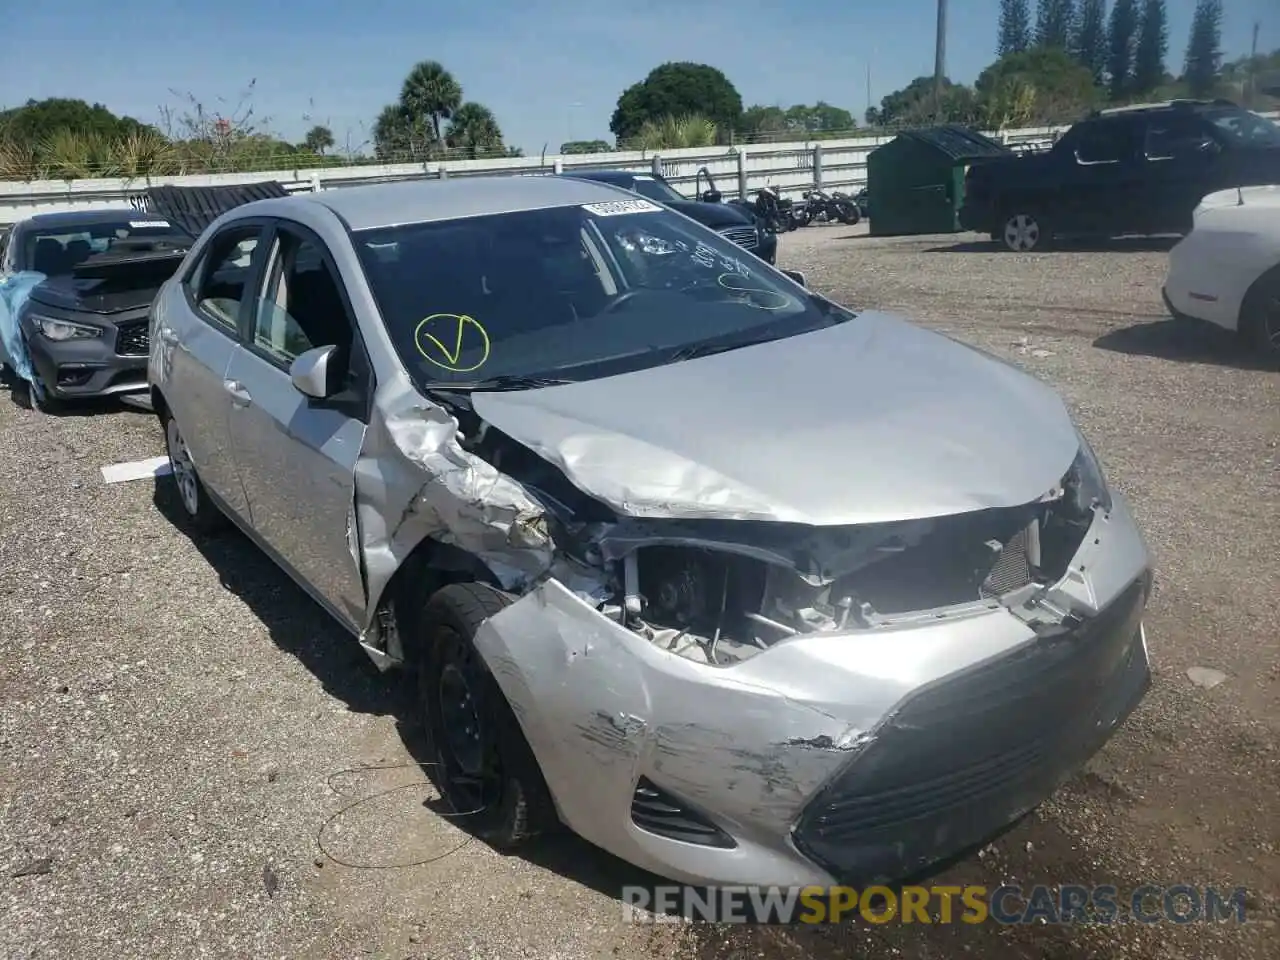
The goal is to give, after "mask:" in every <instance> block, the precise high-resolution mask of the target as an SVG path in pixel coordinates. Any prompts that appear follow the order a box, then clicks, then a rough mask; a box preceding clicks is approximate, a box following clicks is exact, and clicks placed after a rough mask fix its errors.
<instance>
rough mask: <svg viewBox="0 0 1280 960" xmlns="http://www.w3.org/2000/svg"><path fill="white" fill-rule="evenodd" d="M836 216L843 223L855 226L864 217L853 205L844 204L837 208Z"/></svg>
mask: <svg viewBox="0 0 1280 960" xmlns="http://www.w3.org/2000/svg"><path fill="white" fill-rule="evenodd" d="M836 216H838V217H839V218H840V222H841V223H847V224H850V225H853V224H855V223H857V222H858V221H859V220H861V219H862V215H861V214H860V213H859V212H858V208H857V207H856V206H855V205H854V204H852V203H842V204H840V205H839V206H838V207H836Z"/></svg>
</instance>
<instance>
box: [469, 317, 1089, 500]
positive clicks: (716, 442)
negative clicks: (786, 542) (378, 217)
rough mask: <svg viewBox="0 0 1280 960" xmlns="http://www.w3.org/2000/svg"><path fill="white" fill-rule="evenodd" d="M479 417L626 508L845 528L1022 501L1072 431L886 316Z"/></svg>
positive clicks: (1052, 470) (522, 396)
mask: <svg viewBox="0 0 1280 960" xmlns="http://www.w3.org/2000/svg"><path fill="white" fill-rule="evenodd" d="M472 403H473V405H474V408H475V412H476V413H477V414H478V415H479V416H481V417H482V418H483V419H484V420H486V421H487V422H488V423H489V424H491V425H492V426H493V427H496V428H497V429H498V430H500V431H502V432H503V433H505V434H507V435H508V436H510V437H511V438H512V439H513V440H516V441H518V442H519V443H521V444H523V445H524V446H526V447H528V448H530V449H531V450H533V451H534V452H536V453H537V454H539V455H540V456H541V457H543V458H544V459H546V460H547V461H549V462H551V463H553V464H554V465H556V466H557V467H559V468H560V469H561V470H562V471H563V472H564V474H565V476H566V477H567V478H568V479H569V481H570V482H571V483H573V484H574V485H575V486H577V487H578V488H579V489H580V490H582V491H583V492H585V493H587V494H588V495H590V496H593V497H595V498H596V499H598V500H600V501H602V502H604V503H606V504H608V505H609V506H610V507H612V508H613V509H614V510H615V511H617V512H618V513H619V514H622V515H625V516H637V517H678V518H706V519H711V518H715V519H758V520H774V521H784V522H794V523H805V524H811V525H845V524H857V523H876V522H886V521H893V520H909V519H917V518H923V517H937V516H945V515H950V514H956V513H963V512H967V511H972V510H979V509H983V508H994V507H1010V506H1017V505H1021V504H1025V503H1030V502H1032V501H1034V500H1036V499H1037V498H1039V497H1041V496H1043V495H1044V494H1045V493H1047V492H1048V491H1050V490H1051V489H1052V488H1053V487H1054V486H1055V485H1056V484H1058V483H1059V482H1060V480H1061V479H1062V477H1063V475H1064V474H1065V473H1066V472H1067V470H1068V468H1069V467H1070V464H1071V461H1072V459H1073V458H1074V457H1075V454H1076V452H1077V449H1078V444H1079V439H1078V435H1077V433H1076V431H1075V427H1074V425H1073V424H1072V422H1071V418H1070V416H1069V414H1068V413H1067V410H1066V408H1065V406H1064V405H1063V403H1062V401H1061V399H1060V398H1059V397H1058V396H1057V394H1055V393H1054V392H1053V391H1052V390H1050V389H1049V387H1047V386H1046V385H1045V384H1043V383H1041V382H1040V381H1039V380H1036V379H1035V378H1033V377H1031V376H1029V375H1027V374H1025V373H1023V372H1021V371H1020V370H1018V369H1017V368H1016V367H1014V366H1013V365H1011V364H1007V363H1005V362H1003V361H1000V360H997V359H995V358H994V357H991V356H989V355H987V354H984V353H982V352H980V351H978V350H975V349H972V348H969V347H967V346H965V345H962V344H960V343H957V342H956V341H953V340H950V339H948V338H946V337H943V336H941V335H939V334H935V333H932V332H930V331H927V330H924V329H922V328H919V327H915V326H913V325H911V324H909V323H907V322H905V321H903V320H900V319H898V318H896V317H893V316H890V315H888V314H880V313H863V314H860V315H859V316H858V317H857V318H855V319H853V320H851V321H849V322H847V323H843V324H839V325H836V326H834V327H829V328H826V329H824V330H820V331H816V332H813V333H808V334H804V335H802V336H796V337H791V338H788V339H785V340H778V341H773V342H771V343H764V344H757V345H755V346H751V347H744V348H742V349H738V350H732V351H729V352H726V353H721V354H716V355H713V356H710V357H704V358H701V359H697V360H688V361H684V362H680V363H673V364H668V365H666V366H661V367H654V368H651V369H647V370H640V371H636V372H633V373H627V374H623V375H620V376H615V377H608V378H604V379H599V380H591V381H585V382H582V383H573V384H567V385H563V386H555V387H546V388H542V389H537V390H526V391H505V392H488V393H475V394H474V395H473V396H472Z"/></svg>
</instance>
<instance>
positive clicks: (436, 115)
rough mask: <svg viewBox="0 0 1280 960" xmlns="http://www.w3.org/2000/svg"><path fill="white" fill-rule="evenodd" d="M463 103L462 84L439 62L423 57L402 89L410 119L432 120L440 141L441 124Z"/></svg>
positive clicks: (432, 125)
mask: <svg viewBox="0 0 1280 960" xmlns="http://www.w3.org/2000/svg"><path fill="white" fill-rule="evenodd" d="M461 105H462V87H460V86H459V85H458V81H457V80H455V79H454V78H453V74H451V73H450V72H449V71H448V70H446V69H445V68H444V67H443V66H442V65H441V64H440V63H439V62H438V61H435V60H423V61H422V62H421V63H419V64H417V65H415V66H414V68H413V69H412V70H410V71H409V75H408V76H407V77H405V78H404V86H402V87H401V88H400V106H401V108H402V109H403V110H404V111H405V113H407V114H408V115H409V116H410V117H411V118H413V119H414V120H419V121H426V120H429V121H430V123H431V128H432V130H434V131H435V137H436V141H437V142H439V141H440V139H441V137H440V125H441V123H442V122H443V121H445V120H448V119H449V118H450V117H452V116H453V114H454V111H456V110H457V109H458V107H460V106H461Z"/></svg>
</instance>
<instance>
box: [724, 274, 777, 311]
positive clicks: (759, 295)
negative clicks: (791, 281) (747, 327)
mask: <svg viewBox="0 0 1280 960" xmlns="http://www.w3.org/2000/svg"><path fill="white" fill-rule="evenodd" d="M716 282H717V283H719V284H720V286H722V287H724V288H725V289H726V290H728V291H730V292H731V293H736V294H738V296H737V297H735V298H734V299H737V300H741V301H742V302H743V303H745V304H747V305H748V306H752V307H755V308H756V309H758V310H786V309H787V308H788V307H791V306H794V305H795V302H796V301H795V300H794V299H793V298H792V297H790V296H788V295H787V294H785V293H781V292H779V291H777V290H765V289H763V288H761V287H753V286H750V285H749V284H748V283H744V282H743V279H742V276H741V275H740V274H737V273H722V274H720V276H719V277H717V278H716Z"/></svg>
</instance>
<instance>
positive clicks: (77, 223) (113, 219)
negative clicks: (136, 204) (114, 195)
mask: <svg viewBox="0 0 1280 960" xmlns="http://www.w3.org/2000/svg"><path fill="white" fill-rule="evenodd" d="M146 217H147V215H146V214H145V213H141V212H139V211H137V210H135V209H133V207H114V208H109V209H99V210H68V211H65V212H63V213H37V214H35V215H34V216H31V217H27V219H26V220H23V221H22V222H21V223H20V224H18V225H17V226H21V227H22V228H23V229H24V230H25V229H28V228H30V229H36V230H50V229H56V228H58V227H71V228H75V227H91V226H96V225H97V224H99V223H119V222H120V221H121V220H145V219H146Z"/></svg>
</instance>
